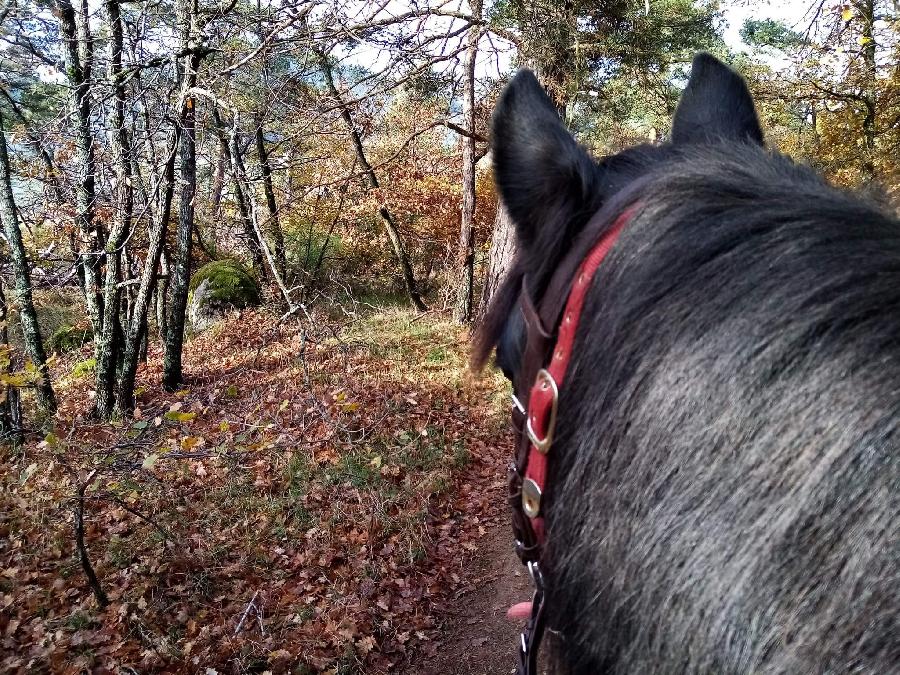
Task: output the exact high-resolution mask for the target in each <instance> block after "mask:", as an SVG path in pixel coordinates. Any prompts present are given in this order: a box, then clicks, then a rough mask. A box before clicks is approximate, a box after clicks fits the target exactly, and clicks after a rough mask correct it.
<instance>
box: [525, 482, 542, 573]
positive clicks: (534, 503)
mask: <svg viewBox="0 0 900 675" xmlns="http://www.w3.org/2000/svg"><path fill="white" fill-rule="evenodd" d="M541 496H542V495H541V488H540V486H539V485H538V484H537V483H536V482H535V481H533V480H532V479H531V478H526V479H525V480H524V481H522V510H523V511H524V512H525V515H526V516H528V517H529V518H537V517H538V515H539V514H540V512H541ZM530 564H531V563H529V565H530Z"/></svg>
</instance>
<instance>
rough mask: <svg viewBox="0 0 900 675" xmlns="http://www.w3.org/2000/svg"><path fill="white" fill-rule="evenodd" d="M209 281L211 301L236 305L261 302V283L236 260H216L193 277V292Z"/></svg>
mask: <svg viewBox="0 0 900 675" xmlns="http://www.w3.org/2000/svg"><path fill="white" fill-rule="evenodd" d="M207 280H208V281H209V298H208V300H209V301H215V302H225V303H228V304H230V305H234V306H235V307H247V306H248V305H256V304H259V283H257V281H256V278H255V277H254V276H253V273H252V272H250V270H248V269H247V268H246V267H244V266H243V265H241V263H239V262H238V261H236V260H214V261H213V262H211V263H207V264H206V265H204V266H203V267H201V268H200V269H199V270H197V272H196V273H194V276H192V277H191V283H190V290H191V292H192V293H193V292H194V291H196V290H197V289H198V288H199V287H200V284H202V283H203V282H204V281H207Z"/></svg>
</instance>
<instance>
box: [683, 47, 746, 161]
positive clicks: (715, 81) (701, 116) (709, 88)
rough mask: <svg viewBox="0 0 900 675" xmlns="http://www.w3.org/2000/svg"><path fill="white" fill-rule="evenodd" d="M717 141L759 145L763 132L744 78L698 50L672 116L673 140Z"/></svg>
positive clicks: (693, 141) (684, 142)
mask: <svg viewBox="0 0 900 675" xmlns="http://www.w3.org/2000/svg"><path fill="white" fill-rule="evenodd" d="M719 141H740V142H749V143H756V144H758V145H762V144H763V132H762V129H761V128H760V126H759V118H758V117H757V115H756V106H754V105H753V97H752V96H751V95H750V90H749V89H747V83H746V82H744V79H743V78H742V77H741V76H740V75H738V74H737V73H736V72H734V71H733V70H732V69H731V68H729V67H728V66H726V65H725V64H724V63H722V62H721V61H719V60H718V59H717V58H715V57H714V56H711V55H709V54H704V53H700V54H697V56H695V57H694V63H693V65H692V66H691V79H690V80H689V81H688V84H687V87H686V88H685V90H684V93H683V94H682V95H681V101H680V102H679V103H678V109H677V110H676V111H675V118H674V119H673V120H672V143H674V144H675V145H679V144H689V143H715V142H719Z"/></svg>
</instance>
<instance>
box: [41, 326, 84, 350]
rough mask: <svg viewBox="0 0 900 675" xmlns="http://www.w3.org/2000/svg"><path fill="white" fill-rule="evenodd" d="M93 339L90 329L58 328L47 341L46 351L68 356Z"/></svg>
mask: <svg viewBox="0 0 900 675" xmlns="http://www.w3.org/2000/svg"><path fill="white" fill-rule="evenodd" d="M93 339H94V331H93V330H91V328H90V327H87V328H81V327H77V326H60V327H59V328H58V329H57V330H56V332H54V333H53V335H51V336H50V337H49V339H48V340H47V350H48V351H50V352H56V353H57V354H68V353H69V352H71V351H74V350H76V349H78V348H80V347H81V346H83V345H85V344H87V343H88V342H91V341H92V340H93Z"/></svg>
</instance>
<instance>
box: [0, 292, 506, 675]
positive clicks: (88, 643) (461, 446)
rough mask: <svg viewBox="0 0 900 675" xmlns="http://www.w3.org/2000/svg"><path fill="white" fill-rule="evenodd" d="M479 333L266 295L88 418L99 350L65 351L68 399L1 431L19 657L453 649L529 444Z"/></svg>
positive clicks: (278, 662) (381, 666) (43, 663)
mask: <svg viewBox="0 0 900 675" xmlns="http://www.w3.org/2000/svg"><path fill="white" fill-rule="evenodd" d="M467 350H468V336H467V335H466V334H465V333H464V332H463V331H461V330H460V329H459V328H458V327H456V326H455V325H454V324H452V323H451V322H450V321H449V320H448V319H447V317H444V316H442V315H440V314H436V313H428V314H415V313H413V312H410V311H406V310H401V309H380V310H378V311H372V312H370V313H368V314H367V315H354V316H352V317H347V316H342V317H341V318H335V317H334V316H328V315H327V314H316V315H314V316H311V317H303V318H302V319H297V318H292V319H289V320H287V321H285V322H283V323H279V319H278V318H277V317H276V316H274V315H272V314H270V313H267V312H265V311H262V310H260V311H245V312H243V313H242V314H241V315H234V316H232V317H231V318H229V319H227V320H226V321H224V322H222V323H220V324H219V325H217V326H216V327H214V328H213V329H211V330H209V331H207V332H205V333H202V334H199V335H196V336H194V337H193V338H191V339H190V341H189V342H188V343H187V345H186V348H185V355H184V363H185V372H186V385H185V386H184V388H183V389H182V390H180V391H177V392H175V393H173V394H168V393H165V392H164V391H163V389H162V387H161V384H160V381H159V379H158V373H159V372H160V361H161V358H162V354H161V352H160V350H159V349H158V348H157V347H155V346H154V345H151V348H150V352H149V362H148V364H146V365H145V366H143V367H142V368H141V369H140V371H139V376H138V392H139V396H138V407H137V410H135V414H134V418H133V419H131V418H129V419H127V420H125V419H123V420H120V421H117V422H113V423H98V422H94V421H91V420H88V419H85V418H84V417H83V412H84V411H85V410H86V409H87V408H88V407H89V406H88V401H89V399H90V396H91V395H92V392H91V386H92V382H93V378H92V377H91V376H90V373H89V360H88V357H89V356H90V352H91V348H90V346H89V345H88V346H86V347H84V348H83V349H82V350H81V351H80V352H75V353H73V354H70V355H68V356H67V357H66V358H64V359H61V360H59V361H57V362H56V363H55V364H54V365H53V368H54V372H53V377H54V381H55V382H58V383H59V385H58V387H59V390H60V391H61V393H62V395H61V396H60V400H61V401H62V402H63V403H62V406H61V408H60V411H59V412H58V414H57V416H56V417H55V418H54V420H52V421H48V422H47V423H46V424H45V427H44V428H43V429H42V430H40V431H37V430H35V432H33V433H32V434H30V435H29V437H28V439H27V440H26V442H25V443H23V444H22V445H20V446H19V447H15V448H13V447H6V448H3V449H2V450H0V452H2V455H0V458H2V465H0V476H2V481H3V486H2V496H0V501H2V504H0V639H2V646H3V649H2V656H0V670H2V671H3V672H29V673H30V672H56V673H79V672H100V673H102V672H140V673H146V672H173V673H174V672H200V673H206V674H207V675H212V674H213V673H251V672H266V671H269V672H273V673H279V672H285V673H287V672H290V673H335V674H337V673H370V672H371V673H378V672H391V671H393V670H395V669H397V668H399V667H400V666H401V665H402V664H404V663H406V662H408V661H409V660H410V659H411V658H414V656H415V655H417V654H421V653H422V652H425V653H428V652H433V651H435V650H436V649H439V648H440V632H439V630H438V628H439V623H440V618H439V617H440V615H441V611H442V608H443V607H444V606H445V605H446V604H447V603H450V602H452V600H453V598H454V597H456V596H458V594H460V593H462V592H464V591H465V590H466V584H467V579H466V575H465V566H466V562H467V560H468V559H469V558H470V557H471V555H472V554H473V552H474V551H475V550H476V548H477V542H478V539H479V538H480V537H482V536H484V535H485V534H486V532H487V531H488V529H489V528H491V527H492V526H493V525H495V524H496V523H497V522H498V521H499V519H500V518H501V517H502V515H501V514H502V513H503V482H504V476H503V466H504V462H505V459H506V457H507V456H508V453H509V451H510V448H509V443H510V441H509V439H508V433H507V430H506V426H505V416H504V415H503V414H502V405H501V396H502V392H503V391H504V387H503V384H502V382H500V380H499V378H498V377H497V376H495V375H491V374H486V375H483V376H481V377H476V376H473V375H472V374H471V373H470V372H469V371H468V369H467ZM85 363H87V364H88V366H87V367H85ZM85 371H87V372H85ZM79 521H80V522H81V523H82V524H83V527H81V528H79ZM91 574H93V575H94V576H95V581H93V583H92V582H91V581H90V580H89V577H90V575H91Z"/></svg>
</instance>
